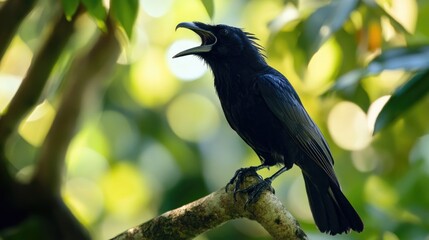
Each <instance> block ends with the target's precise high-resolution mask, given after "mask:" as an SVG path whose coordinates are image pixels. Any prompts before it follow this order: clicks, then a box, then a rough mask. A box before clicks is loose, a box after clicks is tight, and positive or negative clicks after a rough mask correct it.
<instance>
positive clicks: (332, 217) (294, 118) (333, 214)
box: [175, 22, 363, 234]
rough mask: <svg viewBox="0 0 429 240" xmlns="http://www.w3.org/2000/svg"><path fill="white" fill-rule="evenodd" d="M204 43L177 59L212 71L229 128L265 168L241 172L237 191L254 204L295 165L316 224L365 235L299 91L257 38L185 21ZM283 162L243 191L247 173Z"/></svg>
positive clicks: (324, 229) (326, 229) (333, 231)
mask: <svg viewBox="0 0 429 240" xmlns="http://www.w3.org/2000/svg"><path fill="white" fill-rule="evenodd" d="M180 27H183V28H188V29H191V30H193V31H194V32H195V33H197V34H198V35H199V36H200V37H201V40H202V44H201V46H197V47H194V48H191V49H188V50H185V51H183V52H180V53H178V54H177V55H176V56H175V57H181V56H185V55H189V54H193V55H196V56H199V57H200V58H202V59H203V60H204V61H205V62H206V63H207V64H208V65H209V66H210V68H211V69H212V71H213V74H214V83H215V87H216V91H217V93H218V96H219V99H220V102H221V105H222V109H223V111H224V113H225V116H226V119H227V120H228V123H229V125H230V126H231V127H232V129H234V130H235V131H236V132H237V133H238V135H240V137H241V138H242V139H243V140H244V141H245V142H246V143H247V144H248V145H249V146H250V147H251V148H252V149H253V150H254V151H255V152H256V154H257V155H258V156H259V158H260V159H261V162H262V165H260V166H256V167H250V168H243V169H240V170H238V171H237V172H236V174H235V176H234V177H233V179H231V181H230V183H229V184H232V183H233V182H234V181H235V180H236V185H235V188H234V191H235V192H237V191H244V192H247V193H248V194H249V201H255V200H257V198H258V197H259V194H260V193H261V192H262V190H264V189H267V188H269V189H271V181H272V180H273V179H274V178H275V177H277V176H278V175H280V174H281V173H282V172H284V171H286V170H288V169H290V168H291V167H292V165H293V164H296V165H297V166H299V167H300V168H301V170H302V173H303V176H304V180H305V186H306V190H307V195H308V199H309V203H310V207H311V211H312V213H313V217H314V220H315V222H316V224H317V226H318V228H319V229H320V231H322V232H326V233H330V234H338V233H344V232H348V231H350V230H355V231H358V232H360V231H362V230H363V223H362V220H361V219H360V217H359V215H358V214H357V213H356V211H355V210H354V209H353V207H352V205H351V204H350V203H349V201H348V200H347V199H346V197H345V196H344V195H343V193H342V192H341V188H340V184H339V183H338V180H337V177H336V176H335V173H334V169H333V165H334V160H333V158H332V155H331V152H330V150H329V146H328V144H327V143H326V141H325V139H324V137H323V135H322V133H321V132H320V130H319V128H318V127H317V126H316V124H315V123H314V122H313V121H312V120H311V118H310V116H309V115H308V113H307V111H306V110H305V108H304V107H303V105H302V103H301V101H300V99H299V97H298V95H297V93H296V92H295V90H294V89H293V87H292V85H291V84H290V83H289V81H288V80H287V79H286V77H284V76H283V75H282V74H281V73H280V72H278V71H277V70H275V69H274V68H272V67H270V66H268V64H267V63H266V61H265V58H264V56H263V54H262V53H261V47H260V46H259V45H258V44H257V43H256V42H255V40H256V38H255V37H254V35H253V34H250V33H247V32H244V31H242V30H241V29H239V28H235V27H231V26H227V25H207V24H203V23H199V22H184V23H180V24H179V25H177V28H180ZM277 164H280V165H282V166H283V167H282V168H281V169H280V170H279V171H278V172H276V173H275V174H274V175H273V176H272V177H269V178H267V179H264V180H261V182H260V183H258V184H256V185H255V186H252V187H250V188H249V189H245V190H239V184H240V182H241V181H242V180H243V178H244V176H245V175H246V174H248V173H255V172H256V171H257V170H259V169H262V168H265V167H269V166H273V165H277Z"/></svg>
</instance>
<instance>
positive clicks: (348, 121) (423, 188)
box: [0, 0, 429, 240]
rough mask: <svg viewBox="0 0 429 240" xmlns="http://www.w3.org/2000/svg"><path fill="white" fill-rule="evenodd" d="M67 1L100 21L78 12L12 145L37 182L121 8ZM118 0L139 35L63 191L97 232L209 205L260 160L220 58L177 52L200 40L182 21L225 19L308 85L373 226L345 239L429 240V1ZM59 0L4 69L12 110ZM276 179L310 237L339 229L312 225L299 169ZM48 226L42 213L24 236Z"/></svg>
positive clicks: (355, 198)
mask: <svg viewBox="0 0 429 240" xmlns="http://www.w3.org/2000/svg"><path fill="white" fill-rule="evenodd" d="M61 2H62V3H63V9H64V11H65V13H66V15H67V16H68V17H72V16H73V15H74V14H76V12H77V11H79V10H78V4H79V2H82V3H83V4H84V6H85V8H86V10H87V11H88V12H89V15H90V17H89V16H88V15H83V16H82V17H80V18H79V19H78V21H77V33H76V35H75V36H74V38H73V39H72V42H71V43H70V44H69V45H68V48H67V49H66V52H65V53H64V54H62V56H61V59H60V61H59V62H58V63H57V66H56V68H55V72H54V74H51V79H50V80H49V82H48V86H47V88H46V89H45V92H44V95H43V101H40V105H39V106H38V107H36V108H35V109H34V111H33V112H32V113H31V114H30V115H29V116H28V117H27V118H26V119H25V121H23V122H22V123H21V125H20V127H19V134H18V135H16V136H14V137H13V139H12V140H11V141H9V144H8V149H7V156H8V158H9V159H10V164H11V165H12V166H13V172H14V174H15V175H16V176H17V178H19V179H21V180H22V181H26V180H27V179H28V178H29V176H31V173H32V170H33V168H34V164H35V163H34V162H32V161H30V160H29V159H33V156H34V155H35V154H36V152H37V149H38V146H40V144H41V142H42V141H43V139H44V137H45V135H46V133H47V129H48V128H49V126H50V124H51V123H52V119H53V116H54V115H55V113H56V111H57V109H56V108H57V107H58V96H59V95H61V94H62V91H63V87H62V84H61V79H62V76H63V75H64V71H65V69H67V68H68V66H69V64H70V62H71V59H72V58H74V57H75V56H76V55H77V54H79V52H80V51H82V49H85V48H86V46H87V45H88V44H89V43H90V42H91V41H92V40H93V36H94V32H95V29H96V28H97V27H98V28H101V29H103V27H104V26H103V21H104V18H105V17H106V9H109V6H108V5H106V4H107V3H105V2H106V1H103V3H102V1H91V0H82V1H79V0H74V1H66V0H63V1H61ZM0 4H1V2H0ZM102 4H104V5H102ZM111 4H112V5H110V7H111V9H110V11H112V12H114V16H115V19H116V20H117V21H118V22H119V24H120V25H121V26H122V27H123V30H124V33H125V34H124V36H125V35H126V36H128V37H129V38H126V37H124V38H123V39H122V40H123V41H122V46H123V50H122V54H121V56H120V58H119V59H118V64H117V67H116V69H115V74H114V75H112V79H111V80H110V82H109V84H108V88H107V92H106V94H105V96H104V97H103V99H102V100H101V101H97V100H94V101H92V102H91V103H89V104H88V106H87V108H88V111H86V112H85V115H84V116H83V120H82V122H81V127H80V130H79V131H78V132H77V134H76V136H75V137H74V139H73V142H72V144H71V145H70V148H69V150H68V154H67V171H66V173H65V177H64V185H63V186H64V187H63V197H64V199H65V201H66V203H67V205H68V206H69V207H70V208H71V209H72V211H73V212H74V214H75V215H76V216H77V217H78V218H79V220H80V221H81V222H82V223H83V224H84V225H85V226H86V227H87V228H88V229H89V230H90V232H91V234H92V236H93V238H94V239H106V238H109V237H112V236H114V235H116V234H118V233H119V232H122V231H123V230H125V229H127V228H130V227H132V226H134V225H137V224H139V223H141V222H144V221H146V220H148V219H150V218H152V217H154V216H157V215H159V214H161V213H163V212H164V211H167V210H170V209H172V208H176V207H179V206H181V205H183V204H185V203H188V202H191V201H193V200H195V199H197V198H200V197H202V196H204V195H206V194H208V193H210V192H211V191H214V190H216V189H218V188H220V187H223V186H224V185H225V184H226V183H227V182H228V180H229V179H230V178H231V177H232V176H233V174H234V172H235V170H236V169H238V168H240V167H244V166H249V165H256V164H258V162H259V160H258V159H257V157H256V156H255V154H254V153H253V152H252V151H251V150H250V149H249V148H248V147H247V146H246V145H245V143H244V142H243V141H242V140H240V139H239V137H238V136H237V135H236V134H235V133H234V132H233V131H232V130H231V129H230V127H229V126H228V124H227V122H226V121H225V119H224V117H223V113H222V111H221V108H220V105H219V102H218V100H217V97H216V94H215V91H214V89H213V81H212V75H211V73H210V72H209V71H207V67H206V66H205V65H204V64H203V63H202V62H201V61H200V60H199V59H197V58H195V57H192V56H189V57H184V58H181V59H174V60H173V59H172V58H171V57H172V56H173V55H174V54H175V53H177V52H179V51H180V50H183V49H185V48H187V47H189V46H192V45H198V44H200V40H199V38H198V36H195V34H192V33H191V32H190V31H177V32H175V31H174V28H175V26H176V25H177V24H178V23H179V22H182V21H202V22H213V23H226V24H230V25H234V26H240V27H243V28H245V29H246V31H249V32H253V33H255V35H256V36H258V37H259V38H260V41H259V43H260V44H261V45H263V46H264V47H265V49H266V55H267V60H268V62H269V64H270V65H272V66H273V67H275V68H276V69H278V70H279V71H281V72H282V73H284V74H285V75H286V76H287V77H288V78H289V80H290V81H291V82H292V84H293V85H294V86H295V88H296V90H297V91H298V93H299V94H300V96H301V99H302V101H303V103H304V105H305V106H306V108H307V110H308V112H309V113H310V115H311V116H312V117H313V119H314V120H315V121H316V122H317V124H318V125H319V126H320V128H321V129H322V131H323V132H324V134H325V136H326V137H327V139H328V142H329V144H330V146H331V148H332V151H333V155H334V158H335V160H336V165H335V169H336V172H337V175H338V177H339V179H340V182H341V183H342V187H343V191H344V192H345V195H346V196H347V197H348V198H349V200H350V201H351V202H352V204H353V205H354V206H355V208H356V209H357V211H358V212H359V214H360V215H361V217H362V219H363V221H364V223H365V230H364V232H362V233H360V234H357V233H351V234H349V235H344V236H336V237H334V239H386V240H390V239H426V238H429V234H428V232H429V221H428V219H429V207H428V206H429V193H428V192H427V182H428V181H429V150H428V149H429V148H428V147H427V146H429V121H428V120H427V115H426V113H427V109H428V107H429V98H428V96H427V94H426V93H427V92H428V86H429V84H428V82H429V79H428V77H427V73H428V66H429V64H428V63H429V60H428V59H429V58H428V44H429V26H428V23H429V2H428V1H423V0H410V1H402V0H377V1H375V0H362V1H357V0H347V1H346V0H344V1H327V0H326V1H317V0H301V1H281V0H265V1H259V0H251V1H226V0H218V1H206V0H204V1H200V0H187V1H177V0H176V1H173V0H159V1H151V0H140V1H133V0H130V1H111ZM0 6H1V5H0ZM50 6H51V5H50V1H48V0H43V1H42V0H41V1H39V2H38V3H37V5H36V8H35V9H34V10H33V11H32V12H31V13H30V15H29V16H28V17H27V18H26V19H25V20H24V22H23V25H22V26H21V27H20V29H19V31H18V34H17V35H16V36H15V38H14V39H13V40H12V43H11V45H10V47H9V48H8V50H7V52H6V53H5V56H4V58H3V59H2V62H1V63H0V64H1V65H0V112H1V111H3V110H4V109H5V107H6V106H7V103H8V102H9V101H10V99H11V97H12V96H13V94H14V92H15V91H16V89H17V88H18V86H19V83H20V81H21V80H22V78H23V77H24V75H25V73H26V70H27V68H28V64H29V62H30V60H29V59H31V58H32V56H33V55H34V53H35V51H36V50H35V49H37V47H39V46H40V45H41V43H42V42H41V36H44V34H45V28H46V26H45V25H46V23H47V21H48V20H49V16H50V15H49V13H50V14H52V11H53V10H52V8H51V7H50ZM114 6H116V7H114ZM133 14H134V15H136V16H137V17H136V20H135V23H134V20H133V19H134V17H133V16H134V15H133ZM94 19H95V21H94ZM133 24H134V25H133ZM106 51H108V49H106ZM401 85H403V86H402V87H401V88H398V87H399V86H401ZM395 89H397V90H395ZM391 94H393V95H392V96H391V97H390V95H391ZM386 102H387V104H386ZM385 104H386V107H385V108H383V106H384V105H385ZM382 109H383V110H382ZM380 111H381V113H382V114H381V115H380V116H378V114H379V113H380ZM377 116H378V119H377ZM376 119H377V120H376ZM395 120H396V121H395ZM376 121H377V124H378V125H375V122H376ZM374 125H375V126H376V127H375V128H376V129H375V130H378V131H379V132H378V133H377V134H376V135H375V136H373V130H374ZM381 129H382V130H381ZM274 170H276V169H271V171H270V172H269V171H264V172H262V175H263V176H269V175H270V174H272V172H273V171H274ZM273 186H274V188H275V189H276V194H277V195H278V196H279V197H280V198H281V199H282V200H283V202H284V204H285V205H286V206H287V208H288V209H289V210H290V211H291V212H292V214H293V215H294V216H295V217H296V218H297V219H298V221H299V222H300V223H301V225H302V226H303V228H304V230H305V231H306V232H307V233H308V234H309V236H310V238H311V239H326V238H327V235H324V234H321V233H319V232H318V230H317V229H316V227H315V225H314V223H313V220H312V217H311V213H310V209H309V206H308V203H307V197H306V194H305V187H304V185H303V181H302V177H301V176H300V172H299V170H298V169H297V168H293V169H291V170H290V171H288V172H287V173H285V174H283V175H282V177H280V178H279V179H278V180H277V181H275V182H274V183H273ZM43 224H45V223H43V222H40V223H39V222H38V219H29V220H28V221H27V222H25V223H23V224H22V225H21V226H20V228H21V233H19V231H18V233H16V234H15V235H13V234H12V235H13V236H12V237H15V238H19V236H24V235H25V234H24V233H22V232H25V230H26V229H30V230H29V231H34V228H35V227H34V226H39V225H43ZM31 229H33V230H31ZM8 236H9V233H8ZM12 237H11V239H13V238H12ZM198 239H269V237H268V236H267V233H266V232H265V231H264V230H263V229H262V228H261V227H260V226H257V224H255V223H253V222H251V221H249V220H237V221H233V222H230V223H227V224H224V225H222V226H221V227H219V228H217V229H214V230H212V231H209V232H207V233H205V234H203V235H202V236H199V237H198Z"/></svg>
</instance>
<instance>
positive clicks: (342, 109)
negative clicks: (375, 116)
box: [328, 101, 371, 150]
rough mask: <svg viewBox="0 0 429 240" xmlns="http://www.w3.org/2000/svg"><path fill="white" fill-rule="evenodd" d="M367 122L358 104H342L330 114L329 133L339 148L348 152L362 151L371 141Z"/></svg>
mask: <svg viewBox="0 0 429 240" xmlns="http://www.w3.org/2000/svg"><path fill="white" fill-rule="evenodd" d="M367 122H368V121H367V116H366V114H365V113H364V112H363V111H362V109H360V108H359V107H358V106H357V105H356V104H354V103H352V102H345V101H344V102H340V103H338V104H336V105H335V106H334V107H333V108H332V110H331V112H330V113H329V116H328V128H329V133H330V134H331V136H332V138H333V139H334V141H335V143H336V144H337V145H338V146H340V147H342V148H344V149H347V150H361V149H363V148H365V147H366V146H368V144H369V143H370V141H371V134H370V131H369V129H368V123H367Z"/></svg>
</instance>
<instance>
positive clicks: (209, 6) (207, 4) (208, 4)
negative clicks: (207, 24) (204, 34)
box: [201, 0, 214, 19]
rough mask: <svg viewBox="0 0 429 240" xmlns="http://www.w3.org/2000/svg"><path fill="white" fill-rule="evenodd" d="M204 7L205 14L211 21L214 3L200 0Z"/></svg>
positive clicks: (208, 0)
mask: <svg viewBox="0 0 429 240" xmlns="http://www.w3.org/2000/svg"><path fill="white" fill-rule="evenodd" d="M201 2H202V3H203V5H204V7H205V8H206V11H207V14H208V15H209V17H210V19H213V16H214V2H213V0H201Z"/></svg>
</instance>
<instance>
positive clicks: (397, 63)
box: [367, 45, 429, 74]
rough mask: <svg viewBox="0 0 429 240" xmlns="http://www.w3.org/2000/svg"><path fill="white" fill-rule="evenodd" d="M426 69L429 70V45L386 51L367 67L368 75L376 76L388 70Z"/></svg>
mask: <svg viewBox="0 0 429 240" xmlns="http://www.w3.org/2000/svg"><path fill="white" fill-rule="evenodd" d="M426 68H429V45H425V46H421V47H400V48H392V49H389V50H386V51H384V52H383V53H382V54H381V55H379V56H378V57H376V58H375V59H374V60H372V61H371V62H370V63H369V65H368V67H367V69H368V73H370V74H377V73H380V72H382V71H383V70H388V69H389V70H391V69H406V70H414V71H415V70H421V69H426Z"/></svg>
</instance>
